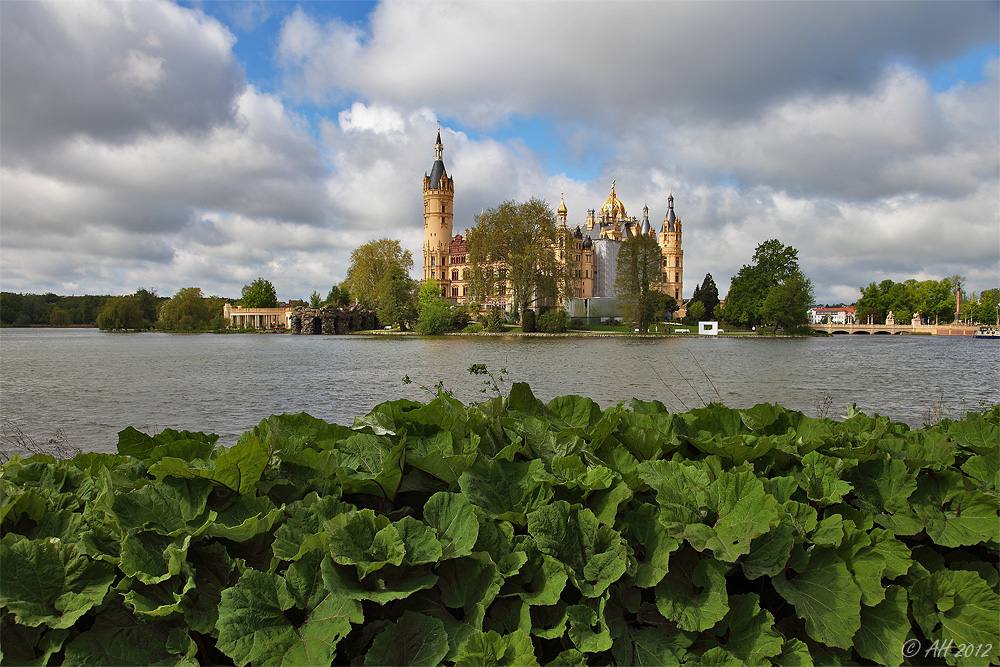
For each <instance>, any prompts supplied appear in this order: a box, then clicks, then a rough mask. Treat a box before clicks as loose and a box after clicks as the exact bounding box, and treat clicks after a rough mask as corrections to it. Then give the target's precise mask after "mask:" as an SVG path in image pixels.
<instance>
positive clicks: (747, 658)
mask: <svg viewBox="0 0 1000 667" xmlns="http://www.w3.org/2000/svg"><path fill="white" fill-rule="evenodd" d="M729 605H730V608H729V612H728V613H727V614H726V617H725V618H724V619H723V620H722V623H720V624H719V625H718V626H716V627H715V630H714V632H715V634H716V635H721V634H725V635H726V637H727V641H726V643H725V648H726V650H727V651H729V652H730V653H732V654H733V655H735V656H736V657H737V658H739V659H740V660H741V661H743V664H744V665H767V664H770V660H771V659H773V658H774V657H775V656H777V655H780V654H781V650H782V645H783V643H784V638H783V637H782V636H781V634H780V633H779V632H778V631H777V630H775V628H774V617H773V616H772V615H771V613H770V612H768V611H767V610H761V608H760V599H759V598H758V597H757V595H756V594H754V593H748V594H746V595H734V596H732V597H731V598H730V599H729Z"/></svg>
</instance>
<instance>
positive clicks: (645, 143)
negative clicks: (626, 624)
mask: <svg viewBox="0 0 1000 667" xmlns="http://www.w3.org/2000/svg"><path fill="white" fill-rule="evenodd" d="M998 7H1000V4H998V3H997V2H985V3H979V2H944V3H935V2H809V3H806V2H752V1H751V2H699V3H695V2H677V3H674V2H652V1H645V2H638V1H622V2H610V1H603V0H602V1H595V2H582V1H572V0H566V1H544V0H543V1H541V2H518V1H514V2H502V3H501V2H476V1H473V2H445V1H433V2H419V1H414V2H386V3H360V2H357V3H356V2H302V3H294V2H252V1H242V2H205V3H202V2H185V3H181V4H178V3H171V2H156V1H153V2H139V1H135V0H130V1H126V2H120V3H119V2H93V1H90V0H76V1H74V2H67V1H56V2H44V1H31V2H26V1H16V0H14V1H6V2H3V3H0V29H2V32H0V289H3V290H5V291H16V292H47V291H52V292H56V293H58V294H84V293H90V294H125V293H131V292H134V291H135V290H136V289H138V288H140V287H145V288H148V289H155V290H156V291H157V292H158V293H159V294H161V295H167V296H169V295H172V294H173V293H175V292H176V291H177V290H178V289H180V288H182V287H187V286H197V287H201V288H202V290H203V291H204V292H205V293H206V294H217V295H221V296H238V295H239V293H240V290H241V288H242V286H243V285H245V284H247V283H249V282H250V281H251V280H253V279H254V278H255V277H257V276H264V277H265V278H268V279H269V280H271V281H272V282H273V283H274V285H275V287H276V288H277V291H278V297H279V299H283V300H284V299H291V298H308V296H309V294H310V293H311V292H312V291H313V290H317V291H319V292H321V293H322V294H323V295H325V294H326V291H327V290H328V289H329V288H330V286H331V285H332V284H334V283H337V282H339V281H341V280H342V279H343V278H344V275H345V273H346V270H347V265H348V258H349V255H350V252H351V250H353V249H354V248H356V247H357V246H359V245H361V244H362V243H364V242H366V241H369V240H371V239H376V238H381V237H390V238H394V239H398V240H399V241H400V242H402V244H403V245H404V247H406V248H408V249H410V250H411V251H412V252H413V254H414V258H415V260H416V264H417V266H416V267H415V270H414V275H417V274H418V273H419V264H420V257H421V253H420V246H421V243H422V238H423V227H422V198H421V183H422V177H423V174H424V172H425V171H429V170H430V167H431V164H432V162H433V150H434V138H435V134H436V132H437V124H438V122H440V123H441V135H442V139H443V142H444V146H445V154H444V156H445V164H446V165H447V167H448V169H449V171H450V172H451V174H452V176H453V177H454V179H455V187H456V201H455V210H456V216H455V230H456V232H460V231H462V230H463V229H465V228H467V227H471V226H472V225H473V216H474V215H475V214H476V213H478V212H479V211H480V210H481V209H483V208H489V207H491V206H496V205H497V204H499V203H500V202H502V201H503V200H505V199H517V200H523V199H527V198H529V197H539V198H542V199H545V200H547V201H548V202H549V203H550V204H551V206H552V208H553V209H555V207H556V206H557V205H558V203H559V197H560V193H561V192H565V201H566V204H567V206H568V208H569V218H570V221H571V222H572V223H582V222H583V220H584V218H585V216H586V211H587V209H589V208H597V207H599V206H600V205H601V203H602V202H603V201H604V199H605V198H606V197H607V196H608V192H609V190H610V185H611V181H612V180H615V181H616V189H617V193H618V196H619V198H620V199H621V200H622V201H623V202H624V203H625V205H626V207H627V209H628V211H629V213H630V214H631V213H635V214H637V215H640V216H641V214H642V211H641V210H642V207H643V204H644V203H645V204H648V206H649V209H650V218H651V220H652V221H653V222H654V224H657V225H658V224H659V223H660V222H662V220H663V216H664V214H665V212H666V205H667V196H668V194H669V193H670V192H671V191H672V192H673V195H674V197H675V209H676V211H677V213H678V215H679V216H680V217H681V218H682V219H683V221H684V251H685V262H686V269H685V289H684V296H685V297H689V296H690V295H691V292H692V291H693V290H694V287H695V286H696V285H697V284H699V283H700V282H701V281H702V279H703V278H704V276H705V274H706V273H711V274H712V275H713V277H714V278H715V281H716V283H717V284H718V286H719V289H720V291H721V292H722V293H725V292H726V291H727V290H728V286H729V281H730V279H731V277H732V276H733V275H735V273H736V272H737V271H738V270H739V268H740V266H741V265H743V264H745V263H748V262H749V261H750V258H751V256H752V254H753V251H754V248H755V247H756V246H757V244H758V243H761V242H762V241H765V240H767V239H770V238H777V239H779V240H781V241H782V242H783V243H785V244H787V245H791V246H793V247H795V248H797V249H798V250H799V259H800V264H801V266H802V267H803V269H804V270H805V271H806V273H807V275H809V277H811V278H812V280H813V282H814V284H815V287H816V296H817V299H818V300H819V301H820V302H821V303H833V302H839V301H844V302H848V303H850V302H853V301H855V300H856V299H857V296H858V287H859V286H861V285H866V284H868V283H869V282H871V281H879V280H882V279H885V278H890V279H892V280H896V281H901V280H905V279H907V278H917V279H928V278H933V279H940V278H942V277H945V276H950V275H953V274H959V275H963V276H965V277H966V278H967V280H968V283H967V285H968V288H969V289H970V290H976V291H979V290H982V289H986V288H990V287H997V286H998V285H1000V212H998V211H1000V87H998V73H1000V63H998V33H1000V28H998V26H1000V17H998Z"/></svg>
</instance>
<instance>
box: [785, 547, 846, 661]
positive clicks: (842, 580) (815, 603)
mask: <svg viewBox="0 0 1000 667" xmlns="http://www.w3.org/2000/svg"><path fill="white" fill-rule="evenodd" d="M786 572H787V571H786ZM786 572H782V573H781V574H778V575H777V576H775V577H772V578H771V581H772V582H773V583H774V588H775V590H777V591H778V593H779V594H780V595H781V597H783V598H785V600H786V601H788V602H790V603H791V604H792V605H793V606H794V607H795V613H796V615H797V616H798V617H799V618H801V619H803V620H804V621H805V622H806V632H808V633H809V636H810V637H812V638H813V639H815V640H816V641H820V642H823V643H824V644H827V645H829V646H835V647H839V648H850V646H851V639H852V637H854V633H855V632H857V631H858V628H859V627H861V589H860V588H858V585H857V584H856V583H854V578H853V577H852V576H851V573H850V572H849V571H848V570H847V565H846V564H844V560H843V559H842V558H841V557H840V556H838V555H837V553H836V552H835V551H832V550H830V549H817V550H816V551H814V552H813V553H812V555H810V557H809V560H808V564H807V565H806V567H805V568H804V569H802V570H801V571H799V573H798V574H796V575H794V576H791V578H788V576H790V575H791V573H790V572H789V573H787V575H786Z"/></svg>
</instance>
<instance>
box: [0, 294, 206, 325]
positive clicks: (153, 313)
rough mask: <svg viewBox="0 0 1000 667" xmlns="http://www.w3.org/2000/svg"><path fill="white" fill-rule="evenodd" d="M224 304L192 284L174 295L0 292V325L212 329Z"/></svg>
mask: <svg viewBox="0 0 1000 667" xmlns="http://www.w3.org/2000/svg"><path fill="white" fill-rule="evenodd" d="M224 303H225V299H223V298H221V297H217V296H210V297H205V296H203V295H202V293H201V289H200V288H197V287H186V288H184V289H182V290H180V291H179V292H177V294H175V295H174V296H173V297H164V296H159V295H157V293H156V292H155V291H152V290H147V289H139V290H136V292H135V293H134V294H130V295H126V296H112V295H96V296H95V295H90V294H87V295H83V296H59V295H57V294H52V293H51V292H50V293H48V294H17V293H14V292H0V324H2V325H3V326H13V327H30V326H52V327H71V326H97V327H100V328H102V329H108V330H118V331H122V330H128V331H137V330H145V329H152V328H156V329H164V330H174V331H198V330H211V329H219V328H222V327H224V326H225V321H224V319H223V316H222V306H223V304H224Z"/></svg>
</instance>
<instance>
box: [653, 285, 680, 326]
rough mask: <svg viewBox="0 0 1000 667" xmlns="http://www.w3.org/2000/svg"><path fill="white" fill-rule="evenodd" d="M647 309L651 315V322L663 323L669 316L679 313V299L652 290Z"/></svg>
mask: <svg viewBox="0 0 1000 667" xmlns="http://www.w3.org/2000/svg"><path fill="white" fill-rule="evenodd" d="M646 308H647V309H648V312H649V314H650V320H649V321H650V322H662V321H663V320H665V319H667V315H672V314H673V313H675V312H677V308H678V306H677V299H675V298H674V297H672V296H670V295H669V294H666V293H664V292H661V291H659V290H655V289H654V290H650V292H649V294H648V295H647V296H646Z"/></svg>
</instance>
